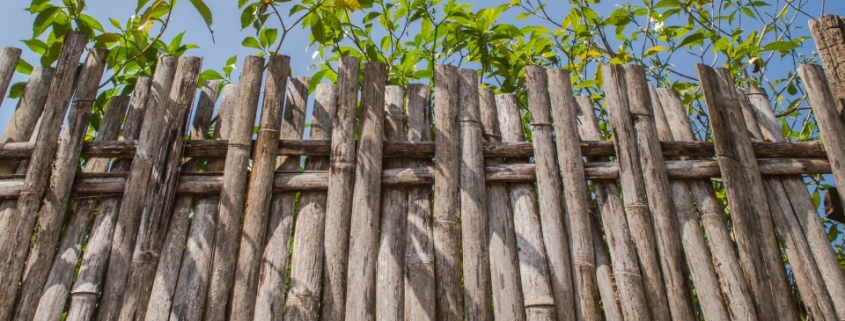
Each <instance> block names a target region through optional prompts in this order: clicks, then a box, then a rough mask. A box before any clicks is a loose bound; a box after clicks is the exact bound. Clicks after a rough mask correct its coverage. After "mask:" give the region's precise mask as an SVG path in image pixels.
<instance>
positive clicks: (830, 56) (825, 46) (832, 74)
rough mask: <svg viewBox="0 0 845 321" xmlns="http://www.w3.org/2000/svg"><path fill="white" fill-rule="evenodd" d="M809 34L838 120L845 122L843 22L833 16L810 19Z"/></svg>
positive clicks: (844, 33)
mask: <svg viewBox="0 0 845 321" xmlns="http://www.w3.org/2000/svg"><path fill="white" fill-rule="evenodd" d="M809 24H810V32H812V34H813V40H815V43H816V48H818V50H819V57H820V58H821V61H822V65H823V66H824V70H825V71H826V72H827V78H828V82H829V85H830V91H831V94H832V95H833V99H834V100H833V101H831V102H832V103H833V104H834V107H835V108H836V111H837V114H838V115H839V119H842V120H843V121H845V57H843V56H842V53H843V52H845V22H843V21H842V18H841V17H839V16H838V15H835V14H826V15H823V16H821V17H819V19H818V20H816V19H810V20H809Z"/></svg>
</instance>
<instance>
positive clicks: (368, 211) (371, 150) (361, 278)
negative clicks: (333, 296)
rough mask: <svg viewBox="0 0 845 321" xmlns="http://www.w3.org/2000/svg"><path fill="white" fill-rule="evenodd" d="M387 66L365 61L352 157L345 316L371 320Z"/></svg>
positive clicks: (373, 297)
mask: <svg viewBox="0 0 845 321" xmlns="http://www.w3.org/2000/svg"><path fill="white" fill-rule="evenodd" d="M386 79H387V66H386V65H383V64H380V63H375V62H367V63H365V64H364V83H363V85H362V87H361V115H360V121H361V122H360V124H361V125H360V127H361V132H360V134H359V135H358V151H357V154H356V156H355V188H354V190H353V193H352V220H351V224H350V230H349V259H348V262H349V267H348V268H347V271H348V274H347V282H348V284H347V287H346V297H347V298H355V299H354V300H346V317H347V319H350V320H374V319H375V316H376V311H375V307H376V305H375V294H376V293H375V292H376V279H375V277H376V275H375V274H376V273H375V272H376V244H377V242H378V241H377V240H378V232H379V219H378V217H379V215H378V214H379V209H380V208H381V207H380V204H379V202H380V201H381V166H382V146H383V144H384V87H385V82H386Z"/></svg>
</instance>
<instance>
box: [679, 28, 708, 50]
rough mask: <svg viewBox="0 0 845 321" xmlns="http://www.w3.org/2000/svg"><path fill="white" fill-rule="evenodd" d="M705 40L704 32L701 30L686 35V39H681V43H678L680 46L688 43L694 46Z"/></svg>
mask: <svg viewBox="0 0 845 321" xmlns="http://www.w3.org/2000/svg"><path fill="white" fill-rule="evenodd" d="M703 40H704V33H702V32H700V31H699V32H696V33H693V34H691V35H689V36H686V38H684V40H681V43H680V44H679V45H678V47H683V46H686V45H689V46H690V47H693V46H695V45H697V44H700V43H701V42H702V41H703Z"/></svg>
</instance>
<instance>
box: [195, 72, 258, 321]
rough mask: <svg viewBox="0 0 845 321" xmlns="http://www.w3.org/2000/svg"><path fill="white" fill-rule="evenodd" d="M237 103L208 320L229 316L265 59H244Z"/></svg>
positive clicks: (226, 170) (221, 208) (227, 156)
mask: <svg viewBox="0 0 845 321" xmlns="http://www.w3.org/2000/svg"><path fill="white" fill-rule="evenodd" d="M243 66H244V67H243V71H242V74H241V83H240V85H239V86H238V101H237V103H236V104H235V111H234V113H233V115H232V129H231V131H230V137H229V143H228V145H229V152H228V153H227V154H226V163H225V164H226V165H225V169H224V171H223V173H224V178H223V190H222V191H221V192H220V205H219V207H218V211H219V212H218V220H219V221H218V225H217V232H216V234H215V237H214V240H215V242H214V256H213V258H212V268H211V271H212V272H211V280H210V284H209V289H208V295H207V299H206V308H205V317H204V319H206V320H222V319H225V318H227V317H228V313H226V311H228V310H229V308H228V307H229V304H230V298H229V295H230V293H231V290H232V284H233V283H234V281H235V280H234V274H235V264H236V262H235V260H233V258H234V257H235V255H236V253H237V251H238V242H239V241H240V239H241V237H240V236H241V228H240V223H241V214H242V213H243V210H244V203H245V202H244V201H245V199H246V184H247V175H246V173H245V172H246V170H247V166H248V164H249V153H250V147H251V146H250V144H251V143H252V127H253V124H254V123H255V114H256V112H257V109H258V98H259V93H260V91H261V78H262V71H263V70H264V59H263V58H259V57H255V56H248V57H246V59H244V65H243Z"/></svg>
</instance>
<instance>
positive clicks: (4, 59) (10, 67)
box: [0, 47, 23, 104]
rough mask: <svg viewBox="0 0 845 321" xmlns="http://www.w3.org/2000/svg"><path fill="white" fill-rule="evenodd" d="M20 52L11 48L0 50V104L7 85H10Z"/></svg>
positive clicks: (7, 87) (4, 95)
mask: <svg viewBox="0 0 845 321" xmlns="http://www.w3.org/2000/svg"><path fill="white" fill-rule="evenodd" d="M22 52H23V50H20V49H18V48H13V47H5V48H3V49H2V50H0V104H2V103H3V98H5V97H6V90H9V84H11V83H12V76H14V75H15V67H17V65H18V59H20V57H21V53H22Z"/></svg>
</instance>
